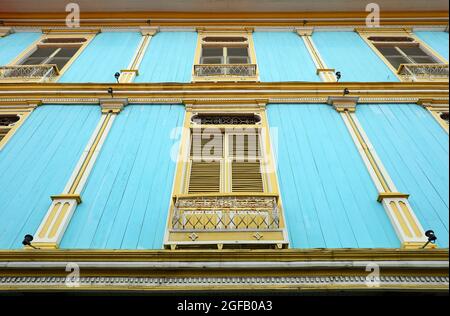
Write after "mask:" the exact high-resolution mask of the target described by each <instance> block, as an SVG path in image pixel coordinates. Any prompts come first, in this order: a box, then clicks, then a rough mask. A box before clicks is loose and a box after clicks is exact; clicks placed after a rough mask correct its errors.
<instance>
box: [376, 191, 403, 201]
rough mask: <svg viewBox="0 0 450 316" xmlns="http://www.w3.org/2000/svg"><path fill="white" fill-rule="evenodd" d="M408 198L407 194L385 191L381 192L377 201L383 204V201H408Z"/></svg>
mask: <svg viewBox="0 0 450 316" xmlns="http://www.w3.org/2000/svg"><path fill="white" fill-rule="evenodd" d="M408 198H409V194H405V193H399V192H391V191H387V192H381V193H380V194H379V195H378V198H377V201H378V202H383V200H384V199H408Z"/></svg>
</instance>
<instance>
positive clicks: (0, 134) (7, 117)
mask: <svg viewBox="0 0 450 316" xmlns="http://www.w3.org/2000/svg"><path fill="white" fill-rule="evenodd" d="M19 121H20V116H19V115H16V114H0V148H1V145H2V144H3V143H4V142H2V141H3V140H6V136H7V135H8V134H9V133H10V132H11V131H12V130H13V128H14V127H15V126H16V125H17V124H18V122H19Z"/></svg>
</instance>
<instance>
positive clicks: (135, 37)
mask: <svg viewBox="0 0 450 316" xmlns="http://www.w3.org/2000/svg"><path fill="white" fill-rule="evenodd" d="M141 39H142V35H141V33H138V32H109V33H100V34H98V35H97V36H96V37H95V38H94V39H93V40H92V42H91V43H90V44H89V45H88V47H86V49H85V50H84V51H83V52H82V53H81V55H80V56H79V57H78V58H77V60H75V62H74V63H73V64H72V66H71V67H70V68H69V69H68V70H67V71H66V72H65V73H64V75H63V76H62V77H61V79H60V80H59V82H62V83H87V82H95V83H97V82H98V83H113V82H116V79H115V78H114V74H115V73H116V72H120V71H121V70H123V69H127V68H128V66H129V64H130V62H131V61H132V59H133V56H134V54H135V53H136V49H137V48H138V45H139V42H140V41H141Z"/></svg>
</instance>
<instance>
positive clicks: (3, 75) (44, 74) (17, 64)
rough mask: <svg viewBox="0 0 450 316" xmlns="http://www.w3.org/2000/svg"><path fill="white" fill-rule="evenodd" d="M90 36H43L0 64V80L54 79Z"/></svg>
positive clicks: (83, 46)
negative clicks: (10, 60) (8, 62)
mask: <svg viewBox="0 0 450 316" xmlns="http://www.w3.org/2000/svg"><path fill="white" fill-rule="evenodd" d="M93 36H94V35H85V36H83V37H80V35H78V36H74V35H64V36H62V35H59V36H57V35H45V36H44V38H42V39H41V40H40V41H39V43H38V44H36V45H33V46H32V47H30V48H29V49H28V50H27V51H26V52H24V53H23V54H21V56H19V57H18V58H17V59H16V60H15V61H14V62H13V63H12V64H10V65H7V66H3V67H0V80H3V81H13V82H15V81H20V82H24V81H31V82H46V81H56V80H57V79H58V78H59V77H60V76H61V75H62V73H63V72H64V71H65V70H66V69H67V68H68V66H69V64H70V62H71V61H72V60H73V59H74V58H75V57H76V56H77V55H78V54H79V53H80V52H81V50H82V49H84V48H85V47H86V46H87V45H88V44H89V41H90V39H92V38H93Z"/></svg>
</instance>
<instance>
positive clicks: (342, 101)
mask: <svg viewBox="0 0 450 316" xmlns="http://www.w3.org/2000/svg"><path fill="white" fill-rule="evenodd" d="M358 101H359V97H329V98H328V101H327V103H328V104H329V105H331V106H333V108H334V109H335V110H336V111H337V112H343V111H348V112H355V111H356V105H357V104H358Z"/></svg>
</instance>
